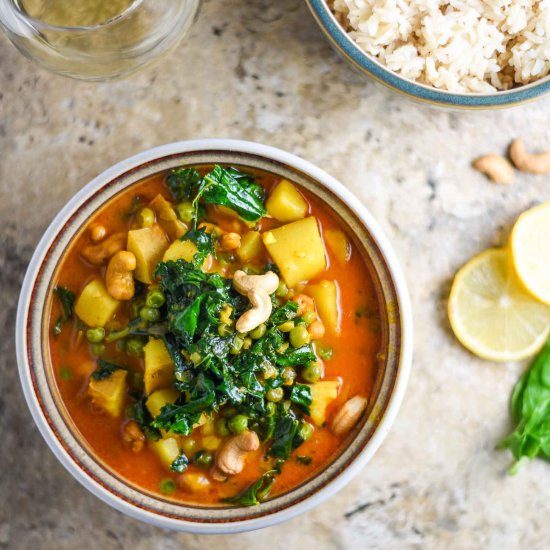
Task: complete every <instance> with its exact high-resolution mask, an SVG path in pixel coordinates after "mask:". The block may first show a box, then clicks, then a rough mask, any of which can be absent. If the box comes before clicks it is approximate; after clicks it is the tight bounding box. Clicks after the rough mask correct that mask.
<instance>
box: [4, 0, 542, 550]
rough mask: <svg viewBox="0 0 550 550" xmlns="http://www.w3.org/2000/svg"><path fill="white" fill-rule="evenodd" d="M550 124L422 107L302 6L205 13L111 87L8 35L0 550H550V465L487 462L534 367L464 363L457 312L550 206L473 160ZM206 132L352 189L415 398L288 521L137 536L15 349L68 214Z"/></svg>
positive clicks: (212, 2) (244, 1)
mask: <svg viewBox="0 0 550 550" xmlns="http://www.w3.org/2000/svg"><path fill="white" fill-rule="evenodd" d="M549 115H550V100H542V101H539V102H538V103H534V104H530V105H526V106H524V107H520V108H516V109H513V110H508V111H491V112H447V111H440V110H434V109H432V108H428V107H425V106H419V105H415V104H413V103H410V102H409V101H407V100H404V99H402V98H400V97H398V96H396V95H395V94H394V93H392V92H390V91H387V90H385V89H383V88H381V87H378V86H377V85H375V84H373V83H372V82H370V81H365V80H363V78H362V77H361V76H359V75H357V74H355V73H354V72H353V71H352V70H351V69H349V68H348V67H347V66H346V65H345V64H344V63H343V62H342V61H341V60H340V59H339V58H338V57H337V56H336V55H335V54H334V53H333V52H332V50H331V49H330V47H329V46H328V45H327V43H326V41H325V40H324V38H323V36H322V35H321V33H320V31H319V30H318V29H317V27H316V24H315V23H314V21H313V19H312V18H311V16H310V14H309V13H308V10H307V8H306V7H305V5H304V2H302V1H301V0H280V1H278V2H272V1H268V0H223V1H222V0H203V7H202V11H201V13H200V17H199V20H198V22H197V24H196V25H195V26H194V27H193V29H192V31H191V33H190V35H189V37H188V39H187V40H186V42H185V43H184V44H182V45H181V47H179V48H178V50H177V51H176V52H175V53H174V54H173V55H172V56H171V57H170V58H169V59H168V60H166V61H165V62H164V63H163V64H162V65H159V66H157V67H155V68H153V69H151V70H148V71H146V72H143V73H141V74H138V75H136V76H134V77H132V78H130V79H129V80H125V81H121V82H117V83H112V84H100V85H97V84H86V83H81V82H76V81H70V80H66V79H63V78H61V77H58V76H55V75H52V74H49V73H47V72H45V71H44V70H42V69H40V68H38V67H36V66H35V65H33V64H32V63H30V62H29V61H27V60H26V59H24V58H23V57H22V56H21V55H20V54H19V53H18V52H17V51H16V50H15V49H14V48H13V47H12V46H11V45H10V44H9V43H8V42H7V40H6V39H0V220H1V224H0V327H1V328H2V335H1V337H0V548H7V549H17V550H19V549H22V550H26V549H35V550H38V549H56V550H57V549H60V550H61V549H71V550H73V549H87V548H101V549H104V550H110V549H115V548H129V549H132V550H145V549H147V550H149V549H154V550H156V549H158V550H160V549H163V550H172V549H179V548H184V549H190V550H191V549H201V550H202V549H204V548H215V549H220V550H225V549H233V548H248V547H254V548H264V549H268V548H269V549H271V548H273V549H290V548H302V549H306V548H307V549H309V548H313V547H316V548H319V549H321V548H323V549H325V548H326V549H344V548H353V549H358V548H361V549H363V548H384V549H401V548H429V549H432V548H433V549H441V548H459V549H469V548H483V549H493V548H494V549H499V550H502V549H508V548H530V549H539V548H540V549H542V548H545V547H546V548H547V547H548V546H549V545H550V523H549V521H548V518H549V517H550V498H549V497H550V466H549V465H548V464H546V463H543V462H541V461H536V462H535V463H533V464H530V465H528V466H527V467H525V468H524V469H523V471H521V472H520V474H519V475H518V476H517V477H515V478H509V477H507V476H506V473H505V471H506V468H507V466H508V464H509V462H510V456H509V455H508V454H507V453H504V452H497V451H495V450H494V446H495V443H496V442H497V441H498V440H499V439H500V438H501V437H502V436H503V435H504V434H505V433H506V432H507V431H508V430H509V429H510V427H511V425H510V421H509V417H508V409H507V405H508V398H509V394H510V390H511V388H512V386H513V384H514V382H515V381H516V380H517V377H518V375H519V374H520V372H521V371H522V369H523V368H524V365H521V364H513V365H496V364H491V363H487V362H483V361H481V360H478V359H475V358H474V357H472V356H471V355H469V354H468V353H467V352H466V351H464V350H463V349H462V348H461V347H460V346H459V345H458V344H457V343H456V342H455V340H454V339H453V337H452V335H451V333H450V331H449V326H448V322H447V319H446V313H445V308H446V300H447V295H448V290H449V285H450V281H451V278H452V276H453V274H454V273H455V271H456V269H457V268H458V267H459V266H460V265H461V264H462V263H463V262H465V261H466V260H467V259H468V258H469V257H470V256H471V255H473V254H475V253H477V252H479V251H481V250H482V249H484V248H485V247H488V246H491V245H494V244H500V243H502V241H503V237H504V236H505V235H506V233H507V231H508V230H509V228H510V224H511V223H512V222H513V220H514V218H515V217H516V216H517V215H518V213H519V212H521V211H522V210H523V209H525V208H526V207H528V206H529V205H532V204H533V203H536V202H539V201H541V200H547V199H548V198H550V181H549V178H544V177H533V176H521V177H519V178H518V180H517V182H516V183H515V185H513V186H511V187H498V186H494V185H492V184H490V183H488V182H487V181H486V180H485V179H484V178H483V177H481V176H480V175H478V174H477V173H475V172H473V171H472V170H471V168H470V161H471V159H472V158H473V157H475V156H476V155H478V154H480V153H483V152H490V151H496V152H499V151H504V149H505V147H506V145H507V143H508V142H509V141H510V140H511V139H512V138H513V137H515V136H523V137H524V138H525V139H526V140H527V142H528V143H529V145H530V146H532V147H533V148H536V147H539V148H543V147H550V125H549V124H548V117H549ZM196 137H232V138H244V139H250V140H256V141H259V142H263V143H267V144H270V145H275V146H278V147H281V148H284V149H287V150H289V151H292V152H294V153H297V154H298V155H301V156H303V157H304V158H306V159H308V160H310V161H312V162H314V163H316V164H317V165H319V166H320V167H321V168H323V169H325V170H327V171H328V172H330V173H331V174H332V175H334V176H336V177H337V178H338V179H340V180H341V181H342V182H343V183H344V184H345V185H346V186H348V187H349V188H350V189H352V190H353V191H354V192H355V193H356V195H357V197H358V198H359V199H360V200H361V201H362V202H363V203H364V204H365V205H367V207H368V208H369V209H370V211H371V212H372V213H373V214H374V216H375V217H376V218H377V219H378V220H379V222H380V224H381V225H382V226H383V228H384V230H385V231H386V232H387V234H388V236H389V237H390V239H391V241H392V242H393V245H394V246H395V249H396V252H397V254H398V256H399V258H400V260H401V262H402V265H403V269H404V271H405V273H406V277H407V280H408V284H409V286H410V292H411V297H412V302H413V307H414V319H415V323H416V334H415V355H414V365H413V371H412V376H411V380H410V385H409V388H408V392H407V396H406V399H405V401H404V404H403V407H402V409H401V411H400V414H399V416H398V419H397V421H396V423H395V426H394V428H393V430H392V432H391V433H390V435H389V437H388V438H387V440H386V441H385V443H384V444H383V446H382V448H381V449H380V451H379V452H378V453H377V455H376V456H375V458H374V459H373V460H372V462H371V463H370V464H369V465H368V467H366V468H365V469H364V471H362V472H361V474H360V475H359V476H358V477H357V478H356V479H355V480H354V481H353V482H352V483H351V484H350V485H349V486H348V487H347V488H345V489H344V490H343V491H341V492H340V493H339V494H338V495H337V496H336V497H334V498H332V499H331V500H330V501H328V502H326V503H325V504H323V505H321V506H319V507H318V508H317V509H315V510H314V511H312V512H309V513H307V514H305V515H303V516H301V517H299V518H297V519H294V520H292V521H290V522H288V523H287V524H285V525H284V526H280V527H274V528H270V529H266V530H263V531H260V532H254V533H248V534H241V535H235V536H223V537H222V536H220V537H206V536H192V535H186V534H177V533H173V532H169V531H166V530H162V529H158V528H154V527H151V526H148V525H145V524H142V523H139V522H137V521H134V520H132V519H129V518H127V517H124V516H122V515H121V514H120V513H118V512H116V511H114V510H112V509H110V508H109V507H108V506H106V505H105V504H103V503H102V502H100V501H99V500H97V499H96V498H95V497H93V496H92V495H91V494H89V493H87V492H86V491H85V490H84V489H83V488H82V487H81V486H80V485H79V484H77V482H76V481H74V480H73V479H72V478H71V477H70V475H69V474H68V473H66V472H65V470H64V469H63V468H62V467H61V466H60V465H59V464H58V462H57V461H56V459H55V458H54V457H53V455H52V454H51V452H50V451H49V450H48V448H47V447H46V445H45V443H44V442H43V441H42V439H41V437H40V435H39V434H38V431H37V430H36V428H35V427H34V424H33V422H32V420H31V417H30V414H29V412H28V410H27V407H26V405H25V403H24V400H23V395H22V392H21V390H20V387H19V381H18V377H17V367H16V361H15V353H14V345H13V339H14V321H15V314H16V303H17V293H18V291H19V286H20V283H21V280H22V277H23V274H24V271H25V268H26V265H27V262H28V261H29V259H30V257H31V254H32V252H33V249H34V247H35V245H36V243H37V242H38V240H39V238H40V236H41V234H42V232H43V231H44V229H45V228H46V227H47V225H48V224H49V222H50V221H51V219H52V218H53V216H54V215H55V213H56V212H57V211H58V209H59V208H60V207H61V206H63V204H64V203H65V202H66V201H67V200H68V199H69V197H71V195H72V194H73V193H75V192H76V191H77V190H78V189H79V188H80V187H81V186H82V185H84V184H85V183H86V182H87V181H89V180H90V179H91V178H92V177H93V176H95V175H96V174H98V173H99V172H101V171H102V170H104V169H105V168H106V167H108V166H109V165H111V164H112V163H114V162H116V161H119V160H121V159H123V158H125V157H126V156H128V155H131V154H133V153H136V152H138V151H141V150H143V149H147V148H149V147H152V146H155V145H160V144H163V143H166V142H170V141H175V140H183V139H189V138H196Z"/></svg>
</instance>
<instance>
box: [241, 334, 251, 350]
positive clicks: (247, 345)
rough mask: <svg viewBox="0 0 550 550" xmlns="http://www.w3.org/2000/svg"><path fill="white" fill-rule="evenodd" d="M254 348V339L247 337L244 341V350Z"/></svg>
mask: <svg viewBox="0 0 550 550" xmlns="http://www.w3.org/2000/svg"><path fill="white" fill-rule="evenodd" d="M251 346H252V338H250V337H248V336H247V337H246V338H245V339H244V340H243V349H250V348H251Z"/></svg>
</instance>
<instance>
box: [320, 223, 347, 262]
mask: <svg viewBox="0 0 550 550" xmlns="http://www.w3.org/2000/svg"><path fill="white" fill-rule="evenodd" d="M323 235H324V237H325V242H326V243H327V246H328V249H329V251H330V252H331V253H332V254H333V255H334V257H335V258H336V261H337V262H338V263H339V264H340V265H344V264H346V263H347V262H349V261H350V259H351V243H350V241H349V239H348V238H347V237H346V234H345V233H344V232H343V231H340V230H339V229H325V231H324V232H323Z"/></svg>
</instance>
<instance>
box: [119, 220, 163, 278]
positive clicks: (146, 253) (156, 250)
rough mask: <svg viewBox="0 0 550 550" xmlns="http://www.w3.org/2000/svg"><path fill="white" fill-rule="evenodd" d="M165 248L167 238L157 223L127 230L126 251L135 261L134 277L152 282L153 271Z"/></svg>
mask: <svg viewBox="0 0 550 550" xmlns="http://www.w3.org/2000/svg"><path fill="white" fill-rule="evenodd" d="M167 248H168V240H167V239H166V235H165V234H164V231H163V230H162V229H161V228H160V227H159V226H158V225H153V227H144V228H143V229H132V230H131V231H128V251H129V252H132V253H133V254H134V256H135V257H136V262H137V266H136V270H135V271H134V277H135V278H136V279H137V280H138V281H141V282H142V283H147V284H149V283H151V282H153V272H154V271H155V268H156V267H157V264H158V263H159V262H160V260H161V259H162V256H163V254H164V252H165V251H166V249H167Z"/></svg>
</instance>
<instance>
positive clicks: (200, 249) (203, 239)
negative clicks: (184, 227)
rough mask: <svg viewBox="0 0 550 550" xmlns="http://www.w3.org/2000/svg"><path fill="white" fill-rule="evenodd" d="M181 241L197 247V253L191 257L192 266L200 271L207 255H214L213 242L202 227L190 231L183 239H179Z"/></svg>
mask: <svg viewBox="0 0 550 550" xmlns="http://www.w3.org/2000/svg"><path fill="white" fill-rule="evenodd" d="M180 240H181V241H191V242H193V243H195V245H196V247H197V252H195V255H194V256H193V262H192V263H193V265H194V266H195V267H196V268H197V269H200V268H201V266H202V264H203V262H204V260H205V259H206V258H207V257H208V255H209V254H212V255H213V256H215V255H216V251H215V249H214V241H213V240H212V235H210V233H207V232H206V229H205V228H204V227H201V228H199V229H191V230H190V231H188V232H187V233H186V234H185V235H183V237H181V238H180Z"/></svg>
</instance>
